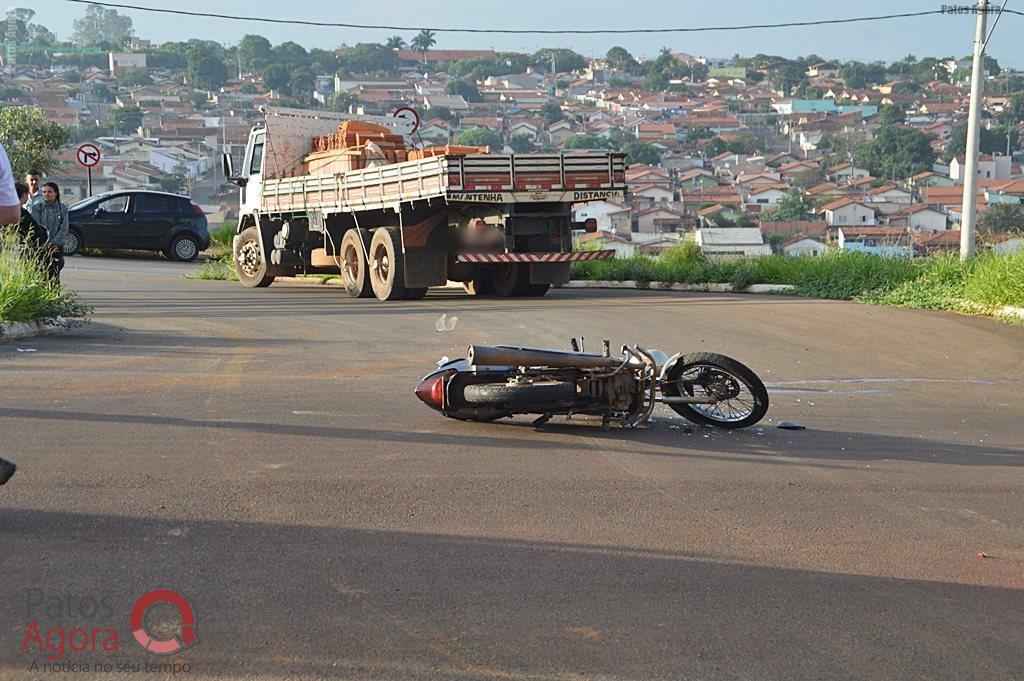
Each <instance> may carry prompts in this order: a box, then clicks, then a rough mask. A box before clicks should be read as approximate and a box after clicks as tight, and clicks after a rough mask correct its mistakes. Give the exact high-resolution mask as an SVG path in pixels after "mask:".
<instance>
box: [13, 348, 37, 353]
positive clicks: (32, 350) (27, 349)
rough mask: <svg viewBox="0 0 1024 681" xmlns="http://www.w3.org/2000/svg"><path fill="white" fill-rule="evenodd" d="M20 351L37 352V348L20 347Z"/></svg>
mask: <svg viewBox="0 0 1024 681" xmlns="http://www.w3.org/2000/svg"><path fill="white" fill-rule="evenodd" d="M18 352H37V350H36V349H35V348H18Z"/></svg>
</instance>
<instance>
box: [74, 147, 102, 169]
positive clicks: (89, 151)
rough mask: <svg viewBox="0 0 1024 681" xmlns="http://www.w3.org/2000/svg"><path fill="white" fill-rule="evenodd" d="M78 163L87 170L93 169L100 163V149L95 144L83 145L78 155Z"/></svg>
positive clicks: (79, 148)
mask: <svg viewBox="0 0 1024 681" xmlns="http://www.w3.org/2000/svg"><path fill="white" fill-rule="evenodd" d="M76 157H77V158H78V162H79V163H80V164H82V165H83V166H85V167H86V168H92V167H93V166H95V165H97V164H98V163H99V162H100V148H99V147H97V146H96V145H95V144H89V143H86V144H83V145H82V146H80V147H78V153H77V154H76Z"/></svg>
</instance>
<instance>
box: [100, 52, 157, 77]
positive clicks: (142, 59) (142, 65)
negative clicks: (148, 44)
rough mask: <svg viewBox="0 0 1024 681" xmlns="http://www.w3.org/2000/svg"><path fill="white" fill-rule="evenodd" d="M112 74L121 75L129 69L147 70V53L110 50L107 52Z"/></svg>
mask: <svg viewBox="0 0 1024 681" xmlns="http://www.w3.org/2000/svg"><path fill="white" fill-rule="evenodd" d="M107 60H108V62H109V65H110V75H112V76H119V75H121V74H122V73H127V72H129V71H146V69H147V67H146V55H145V54H144V53H143V54H137V53H134V52H110V53H108V54H107Z"/></svg>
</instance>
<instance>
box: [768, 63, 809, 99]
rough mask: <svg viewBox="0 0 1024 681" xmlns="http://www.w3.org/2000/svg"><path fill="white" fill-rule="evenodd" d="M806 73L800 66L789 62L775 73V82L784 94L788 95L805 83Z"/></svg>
mask: <svg viewBox="0 0 1024 681" xmlns="http://www.w3.org/2000/svg"><path fill="white" fill-rule="evenodd" d="M804 71H805V69H804V68H803V67H802V66H801V65H800V64H798V63H796V62H788V63H786V64H783V65H782V66H781V67H780V68H779V69H778V71H776V72H775V82H776V84H778V86H779V89H780V90H782V92H783V94H787V95H788V94H789V93H790V91H791V90H792V89H794V88H795V87H797V86H798V85H799V84H800V83H801V82H803V80H804Z"/></svg>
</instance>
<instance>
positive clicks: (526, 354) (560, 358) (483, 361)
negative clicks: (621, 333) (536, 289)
mask: <svg viewBox="0 0 1024 681" xmlns="http://www.w3.org/2000/svg"><path fill="white" fill-rule="evenodd" d="M468 359H469V363H470V364H473V365H475V366H508V365H513V366H527V367H551V368H553V369H614V368H615V367H617V366H619V365H620V364H622V360H621V359H616V358H614V357H604V356H602V355H597V354H592V353H585V352H565V351H564V350H543V349H540V348H517V347H514V346H510V345H470V346H469V355H468Z"/></svg>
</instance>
